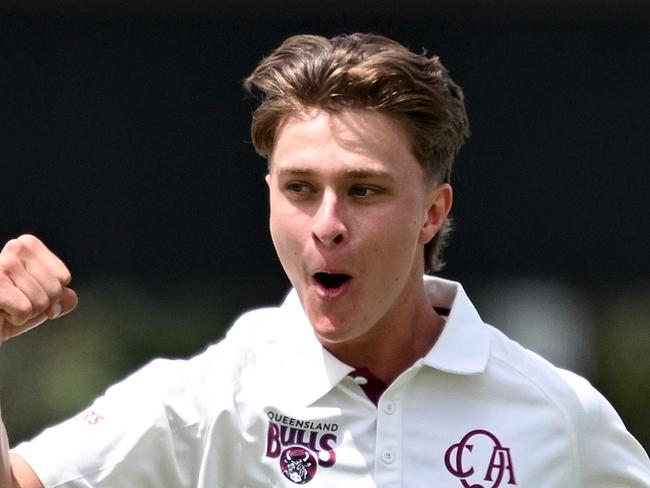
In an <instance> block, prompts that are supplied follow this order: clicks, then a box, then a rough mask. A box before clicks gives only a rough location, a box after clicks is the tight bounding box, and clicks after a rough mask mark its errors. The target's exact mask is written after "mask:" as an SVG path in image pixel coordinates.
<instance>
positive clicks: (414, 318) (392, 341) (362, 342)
mask: <svg viewBox="0 0 650 488" xmlns="http://www.w3.org/2000/svg"><path fill="white" fill-rule="evenodd" d="M413 298H414V299H415V301H414V302H413V303H410V306H409V307H402V308H401V309H400V310H398V311H395V313H393V314H389V316H387V317H385V318H384V319H382V321H381V322H380V323H378V324H376V325H375V326H374V327H373V328H372V330H371V332H370V333H368V334H367V335H366V336H364V337H360V338H358V339H356V340H354V341H352V342H350V343H339V344H330V345H328V346H326V347H327V349H328V350H329V352H331V353H332V354H333V355H334V356H336V357H337V358H338V359H340V360H341V361H343V362H345V363H347V364H349V365H350V366H353V367H355V368H359V367H366V368H368V369H369V370H370V372H371V373H372V374H373V375H374V376H375V377H377V378H378V379H379V380H381V381H382V382H383V383H385V384H386V385H390V384H391V383H392V382H393V381H394V380H395V379H396V378H397V377H398V376H399V375H400V374H402V373H403V372H404V371H405V370H407V369H408V368H409V367H410V366H411V365H412V364H413V363H414V362H415V361H417V360H418V359H420V358H421V357H423V356H424V355H426V353H427V352H428V351H429V350H430V349H431V348H432V347H433V345H434V344H435V343H436V341H437V340H438V337H439V336H440V333H441V332H442V328H443V326H444V320H443V319H442V317H440V316H439V315H438V314H437V313H436V312H435V310H434V309H433V306H432V305H431V303H430V301H429V299H428V297H427V296H426V294H425V292H424V287H422V288H421V290H418V291H417V292H416V296H415V297H413ZM410 301H411V300H409V302H410Z"/></svg>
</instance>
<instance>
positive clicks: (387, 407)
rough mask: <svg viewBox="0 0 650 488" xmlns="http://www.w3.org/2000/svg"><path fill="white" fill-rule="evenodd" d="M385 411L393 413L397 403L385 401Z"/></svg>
mask: <svg viewBox="0 0 650 488" xmlns="http://www.w3.org/2000/svg"><path fill="white" fill-rule="evenodd" d="M384 412H386V413H387V414H388V415H393V413H395V403H393V402H391V401H388V402H386V403H384Z"/></svg>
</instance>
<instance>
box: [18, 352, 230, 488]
mask: <svg viewBox="0 0 650 488" xmlns="http://www.w3.org/2000/svg"><path fill="white" fill-rule="evenodd" d="M225 352H227V351H225V346H223V344H220V345H217V346H212V348H210V349H208V351H206V352H205V353H203V354H202V355H200V356H197V357H196V358H193V359H192V360H190V361H181V360H155V361H153V362H151V363H150V364H149V365H147V366H145V367H144V368H142V369H141V370H139V371H138V372H136V373H134V374H133V375H131V376H130V377H128V378H127V379H125V380H124V381H122V382H120V383H118V384H116V385H114V386H112V387H110V388H109V389H108V390H107V391H106V393H105V395H104V396H102V397H100V398H98V399H97V400H96V401H95V402H94V403H93V404H92V405H91V406H90V407H89V408H88V409H86V410H85V411H83V412H82V413H80V414H79V415H77V416H75V417H73V418H71V419H69V420H67V421H65V422H63V423H61V424H59V425H57V426H55V427H51V428H49V429H46V430H45V431H44V432H43V433H41V434H40V435H39V436H37V437H36V438H35V439H33V440H31V441H29V442H25V443H22V444H20V445H19V446H17V447H16V448H15V449H14V452H15V453H16V454H18V455H19V456H20V457H22V458H23V459H25V460H26V461H27V463H28V464H29V465H30V466H31V467H32V469H33V470H34V471H35V472H36V474H37V475H38V476H39V478H40V479H41V481H42V482H43V484H44V486H45V488H53V487H57V488H82V487H84V488H86V487H93V488H122V487H126V486H133V487H138V488H154V487H155V488H160V487H164V486H169V487H172V486H173V487H175V488H176V487H179V488H180V487H190V486H195V485H196V481H195V478H196V476H197V472H198V466H199V464H200V462H201V461H200V458H201V453H202V450H203V446H204V445H205V435H206V431H207V430H208V429H209V425H210V423H211V422H213V421H214V417H215V416H216V415H219V411H220V410H221V411H223V410H227V405H228V400H227V397H228V392H227V389H226V388H225V386H224V385H225V382H224V383H222V384H221V385H218V384H215V385H213V386H217V387H218V386H221V388H216V390H218V391H220V392H221V393H222V395H221V399H222V400H221V405H220V401H219V400H218V399H217V400H215V399H214V398H210V397H209V395H208V396H206V394H205V388H204V386H205V384H206V383H208V382H210V381H211V377H212V376H213V375H214V371H215V370H217V371H219V372H220V373H222V374H220V375H219V376H220V377H221V378H222V379H223V378H224V376H225V375H226V374H227V371H226V370H225V368H222V366H223V363H224V362H225V363H227V362H228V361H229V359H228V358H226V357H224V356H227V354H222V353H225ZM215 358H218V359H220V360H221V361H220V360H217V361H216V364H215V363H214V362H213V361H212V359H215Z"/></svg>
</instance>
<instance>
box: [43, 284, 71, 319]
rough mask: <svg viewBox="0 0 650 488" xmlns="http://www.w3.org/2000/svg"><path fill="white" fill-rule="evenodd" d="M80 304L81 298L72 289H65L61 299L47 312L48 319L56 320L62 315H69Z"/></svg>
mask: <svg viewBox="0 0 650 488" xmlns="http://www.w3.org/2000/svg"><path fill="white" fill-rule="evenodd" d="M78 303H79V297H78V296H77V293H76V292H75V291H74V290H73V289H72V288H64V289H63V293H62V294H61V297H60V298H59V299H58V300H56V301H55V302H54V303H53V304H52V305H50V308H48V309H47V310H46V312H45V315H46V317H47V318H48V319H55V318H57V317H61V316H62V315H66V314H69V313H70V312H72V311H73V310H74V309H75V308H77V304H78Z"/></svg>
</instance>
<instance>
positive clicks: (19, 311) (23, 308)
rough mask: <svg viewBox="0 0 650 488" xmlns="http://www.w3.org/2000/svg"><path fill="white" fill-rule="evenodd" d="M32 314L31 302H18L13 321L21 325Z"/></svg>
mask: <svg viewBox="0 0 650 488" xmlns="http://www.w3.org/2000/svg"><path fill="white" fill-rule="evenodd" d="M33 314H34V309H33V307H32V304H31V303H25V304H18V305H16V311H15V313H14V319H13V321H14V322H15V324H16V325H22V324H24V323H25V322H27V321H28V320H29V318H30V317H31V316H32V315H33Z"/></svg>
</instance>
